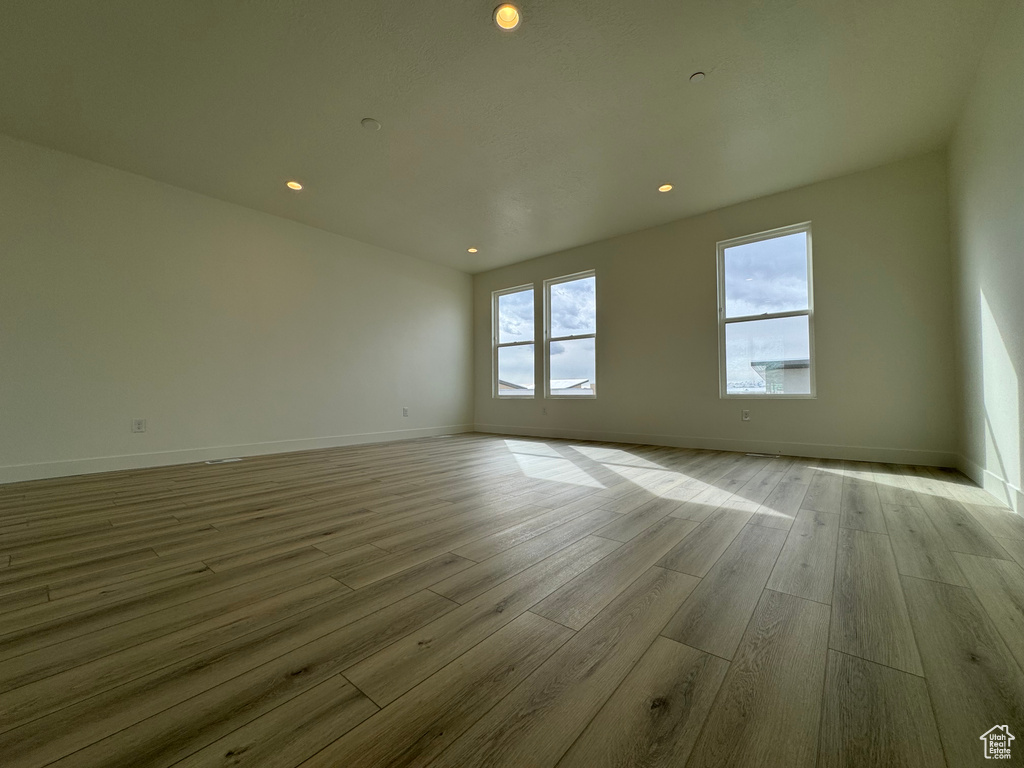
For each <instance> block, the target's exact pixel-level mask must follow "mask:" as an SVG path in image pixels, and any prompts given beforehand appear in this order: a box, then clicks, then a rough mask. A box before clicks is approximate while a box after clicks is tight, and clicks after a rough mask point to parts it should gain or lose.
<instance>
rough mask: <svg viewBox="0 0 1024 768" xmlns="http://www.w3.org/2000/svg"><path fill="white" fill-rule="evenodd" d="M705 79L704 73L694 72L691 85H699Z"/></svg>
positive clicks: (691, 76)
mask: <svg viewBox="0 0 1024 768" xmlns="http://www.w3.org/2000/svg"><path fill="white" fill-rule="evenodd" d="M703 79H704V73H703V72H694V73H693V74H692V75H690V82H691V83H699V82H700V81H701V80H703Z"/></svg>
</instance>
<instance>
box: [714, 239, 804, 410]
mask: <svg viewBox="0 0 1024 768" xmlns="http://www.w3.org/2000/svg"><path fill="white" fill-rule="evenodd" d="M724 261H725V270H724V272H725V275H724V277H725V314H726V317H729V318H732V317H747V316H751V315H764V314H770V313H776V312H790V311H795V310H805V309H807V308H808V307H807V305H808V297H807V233H806V232H796V233H794V234H791V235H783V236H782V237H775V238H771V239H770V240H760V241H758V242H755V243H746V244H744V245H737V246H733V247H731V248H726V249H725V255H724ZM725 349H726V354H725V358H726V379H727V386H726V389H727V392H729V393H730V394H737V393H744V392H749V393H764V392H765V391H766V381H765V379H764V378H763V376H761V375H759V374H758V373H757V372H756V371H755V370H754V368H752V367H751V363H759V362H771V363H781V362H784V361H793V360H806V359H808V358H809V357H810V334H809V328H808V320H807V318H806V317H801V316H798V317H790V318H777V319H766V320H754V321H751V322H744V323H729V324H727V325H726V327H725ZM780 376H781V374H780ZM795 376H796V374H795V373H794V374H791V375H790V378H789V380H790V381H792V380H793V378H794V377H795ZM802 381H803V380H802V379H801V383H800V385H799V388H800V389H801V390H802V389H804V386H803V384H802ZM793 386H794V385H793V384H790V387H793ZM809 391H810V390H809V388H808V389H807V391H806V392H804V391H799V392H792V391H786V392H785V394H806V393H808V392H809Z"/></svg>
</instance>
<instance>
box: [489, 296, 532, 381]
mask: <svg viewBox="0 0 1024 768" xmlns="http://www.w3.org/2000/svg"><path fill="white" fill-rule="evenodd" d="M492 300H493V306H492V308H491V317H492V322H493V325H494V328H493V331H492V332H493V335H494V344H493V348H494V361H493V365H494V373H495V375H494V396H495V397H533V392H534V372H533V371H534V362H533V361H534V352H533V344H534V342H533V286H532V285H521V286H519V287H518V288H507V289H506V290H503V291H495V292H494V293H493V294H492Z"/></svg>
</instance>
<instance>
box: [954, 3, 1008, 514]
mask: <svg viewBox="0 0 1024 768" xmlns="http://www.w3.org/2000/svg"><path fill="white" fill-rule="evenodd" d="M1022 83H1024V4H1022V3H1019V2H1012V3H1008V4H1007V10H1006V12H1005V16H1004V17H1003V18H1002V19H1000V21H999V23H998V25H997V27H996V31H995V35H994V37H993V39H992V41H991V43H990V44H989V47H988V50H987V52H986V55H985V57H984V59H983V61H982V65H981V67H980V69H979V71H978V76H977V79H976V81H975V84H974V88H973V90H972V92H971V96H970V98H969V99H968V102H967V104H966V105H965V107H964V110H963V115H962V118H961V120H960V123H959V125H958V127H957V130H956V134H955V136H954V139H953V142H952V147H951V150H950V167H951V198H950V199H951V208H952V212H953V225H954V227H953V231H954V251H955V254H956V274H957V283H958V287H959V302H958V306H959V315H960V327H961V334H960V342H961V344H960V346H961V362H960V371H961V384H962V398H963V405H962V412H963V424H962V443H963V450H964V462H963V469H964V470H965V471H966V472H967V473H968V474H970V475H971V476H972V477H973V478H974V480H975V481H977V482H978V483H980V484H982V485H983V486H984V487H985V488H986V489H987V490H989V491H990V492H991V493H993V494H994V495H996V496H997V497H999V498H1001V499H1003V500H1004V501H1007V502H1009V503H1011V504H1012V505H1013V506H1014V507H1015V508H1016V509H1017V510H1018V511H1020V510H1021V509H1024V496H1022V494H1021V486H1022V476H1024V452H1022V450H1021V445H1022V443H1024V418H1022V417H1024V86H1022Z"/></svg>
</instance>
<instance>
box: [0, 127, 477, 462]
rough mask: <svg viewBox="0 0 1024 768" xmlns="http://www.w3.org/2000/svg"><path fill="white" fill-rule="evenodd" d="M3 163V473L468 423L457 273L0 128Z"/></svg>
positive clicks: (466, 284) (462, 283) (463, 299)
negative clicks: (141, 428) (140, 427)
mask: <svg viewBox="0 0 1024 768" xmlns="http://www.w3.org/2000/svg"><path fill="white" fill-rule="evenodd" d="M0 173H2V176H3V184H0V480H16V479H26V478H31V477H42V476H50V475H59V474H70V473H75V472H83V471H96V470H106V469H116V468H121V467H129V466H147V465H153V464H162V463H178V462H182V461H195V460H199V459H207V458H214V457H219V456H230V455H238V454H246V453H262V452H271V451H282V450H292V449H299V448H309V447H319V446H325V445H336V444H343V443H347V442H359V441H365V440H377V439H387V438H395V437H410V436H417V435H422V434H435V433H441V432H450V431H453V430H458V429H461V428H464V427H465V425H468V424H469V423H470V421H471V407H470V403H471V402H472V394H471V377H472V373H471V362H470V361H471V354H470V349H471V340H470V339H471V332H472V331H471V304H472V298H471V279H470V278H469V277H468V276H467V275H465V274H462V273H460V272H456V271H454V270H451V269H447V268H444V267H440V266H436V265H432V264H428V263H427V262H424V261H421V260H418V259H413V258H410V257H407V256H402V255H399V254H396V253H392V252H389V251H385V250H382V249H380V248H376V247H372V246H369V245H365V244H363V243H360V242H356V241H354V240H349V239H347V238H344V237H339V236H337V235H333V234H329V233H327V232H324V231H321V230H317V229H313V228H310V227H306V226H303V225H300V224H296V223H294V222H290V221H286V220H284V219H279V218H276V217H274V216H269V215H266V214H261V213H257V212H254V211H251V210H248V209H245V208H241V207H239V206H236V205H231V204H228V203H224V202H221V201H218V200H214V199H211V198H208V197H204V196H202V195H198V194H194V193H192V192H187V191H184V190H181V189H178V188H176V187H171V186H168V185H165V184H160V183H157V182H154V181H151V180H148V179H145V178H142V177H139V176H134V175H131V174H128V173H123V172H121V171H117V170H114V169H111V168H108V167H106V166H102V165H98V164H96V163H92V162H88V161H85V160H81V159H78V158H75V157H72V156H70V155H66V154H62V153H59V152H54V151H50V150H46V149H42V148H39V147H36V146H33V145H30V144H25V143H21V142H17V141H14V140H12V139H8V138H5V137H0ZM310 194H315V192H310ZM403 406H407V407H409V408H410V415H409V417H408V418H403V417H402V407H403ZM133 418H145V419H147V422H148V429H147V431H146V432H145V433H144V434H132V433H131V431H130V423H131V420H132V419H133Z"/></svg>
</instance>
